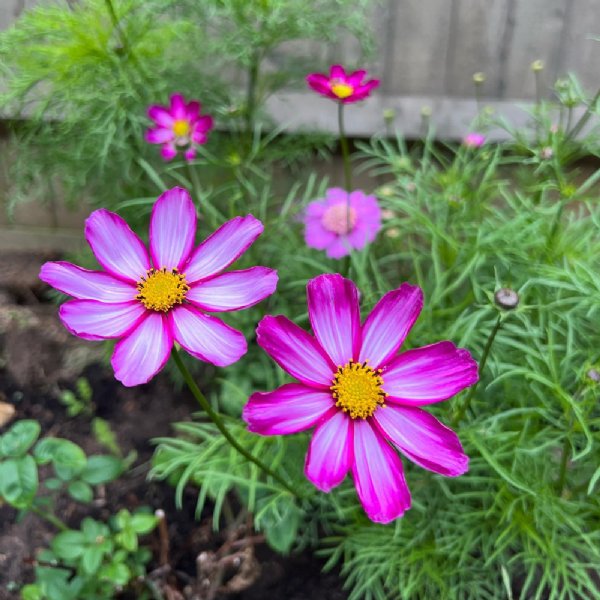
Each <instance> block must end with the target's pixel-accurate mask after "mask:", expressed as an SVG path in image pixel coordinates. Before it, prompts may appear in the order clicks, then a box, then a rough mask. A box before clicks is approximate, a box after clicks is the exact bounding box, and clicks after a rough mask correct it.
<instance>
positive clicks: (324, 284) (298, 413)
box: [243, 274, 478, 523]
mask: <svg viewBox="0 0 600 600" xmlns="http://www.w3.org/2000/svg"><path fill="white" fill-rule="evenodd" d="M307 296H308V316H309V319H310V324H311V327H312V330H313V332H314V336H312V335H309V334H308V333H307V332H306V331H304V330H303V329H301V328H300V327H298V326H297V325H295V324H294V323H292V321H290V320H289V319H287V318H286V317H284V316H281V315H279V316H267V317H265V318H264V319H263V320H262V321H261V322H260V323H259V325H258V328H257V334H258V338H257V339H258V344H259V345H260V346H261V347H262V348H263V349H264V350H265V352H267V354H269V355H270V356H271V358H272V359H273V360H274V361H275V362H276V363H277V364H278V365H279V366H280V367H281V368H282V369H284V370H285V371H287V372H288V373H289V374H290V375H291V376H292V377H294V378H295V379H297V380H298V381H299V383H288V384H286V385H283V386H281V387H280V388H278V389H276V390H274V391H272V392H266V393H261V392H257V393H255V394H253V395H252V396H251V397H250V399H249V400H248V403H247V404H246V406H245V407H244V413H243V417H244V420H245V421H246V422H247V423H248V429H249V430H250V431H253V432H255V433H258V434H260V435H284V434H290V433H297V432H299V431H304V430H306V429H309V428H311V427H315V430H314V433H313V436H312V440H311V442H310V446H309V450H308V454H307V456H306V464H305V474H306V477H307V478H308V479H309V480H310V481H311V482H312V483H313V484H314V485H315V486H317V487H318V488H319V489H320V490H322V491H324V492H328V491H330V490H331V489H332V488H333V487H335V486H337V485H339V484H340V483H341V482H342V481H343V480H344V478H345V477H346V474H347V473H348V471H351V473H352V477H353V478H354V484H355V486H356V491H357V493H358V496H359V498H360V501H361V502H362V505H363V507H364V509H365V511H366V513H367V515H368V516H369V518H370V519H371V520H373V521H377V522H380V523H387V522H389V521H391V520H393V519H395V518H397V517H400V516H402V514H403V513H404V511H405V510H407V509H408V508H410V502H411V500H410V492H409V490H408V487H407V485H406V481H405V479H404V474H403V470H402V462H401V461H400V458H399V456H398V454H397V453H396V450H399V451H400V452H401V453H402V454H404V455H405V456H406V457H407V458H409V459H410V460H411V461H413V462H414V463H416V464H418V465H420V466H421V467H423V468H425V469H429V470H430V471H434V472H435V473H440V474H442V475H446V476H448V477H455V476H458V475H462V474H463V473H465V472H466V471H467V468H468V462H469V459H468V457H467V456H466V455H465V453H464V452H463V449H462V446H461V444H460V441H459V439H458V437H457V436H456V434H455V433H454V432H453V431H452V430H450V429H448V428H447V427H446V426H444V425H443V424H442V423H440V422H439V421H438V420H437V419H436V418H435V417H433V416H432V415H431V414H429V413H428V412H426V411H424V410H423V409H422V408H420V407H421V406H424V405H427V404H432V403H434V402H441V401H442V400H446V399H447V398H450V397H451V396H453V395H454V394H457V393H458V392H460V391H461V390H463V389H464V388H466V387H468V386H470V385H473V384H474V383H475V382H476V381H477V379H478V374H477V363H476V362H475V361H474V360H473V359H472V358H471V355H470V354H469V352H468V351H467V350H464V349H462V348H457V347H456V346H455V345H454V344H453V343H452V342H438V343H436V344H432V345H430V346H425V347H423V348H415V349H413V350H408V351H406V352H403V353H401V354H399V355H397V351H398V350H399V348H400V346H401V345H402V343H403V342H404V340H405V338H406V336H407V335H408V333H409V331H410V329H411V328H412V326H413V324H414V322H415V321H416V320H417V317H418V316H419V313H420V311H421V308H422V306H423V294H422V292H421V289H420V288H418V287H413V286H411V285H409V284H407V283H404V284H402V285H401V286H400V287H399V288H398V289H396V290H393V291H391V292H388V293H387V294H385V295H384V296H383V298H381V300H380V301H379V302H378V303H377V305H376V306H375V308H374V309H373V310H372V311H371V314H370V315H369V316H368V317H367V318H366V320H365V321H364V323H362V324H361V322H360V309H359V302H358V290H357V288H356V286H355V285H354V283H353V282H352V281H350V280H348V279H344V278H343V277H342V276H341V275H338V274H335V275H320V276H319V277H317V278H315V279H313V280H311V281H309V283H308V286H307Z"/></svg>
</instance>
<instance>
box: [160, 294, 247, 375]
mask: <svg viewBox="0 0 600 600" xmlns="http://www.w3.org/2000/svg"><path fill="white" fill-rule="evenodd" d="M169 317H170V320H171V328H172V331H173V336H174V337H175V340H176V341H177V342H178V343H179V344H181V345H182V346H183V348H184V349H185V350H186V351H187V352H189V353H190V354H191V355H192V356H194V357H196V358H197V359H199V360H203V361H205V362H209V363H212V364H213V365H216V366H217V367H227V366H229V365H231V364H233V363H234V362H237V361H238V360H239V359H240V358H241V357H242V356H243V355H244V354H246V351H247V350H248V346H247V344H246V338H245V337H244V336H243V334H242V333H240V332H239V331H237V329H233V327H230V326H229V325H226V324H225V323H223V321H221V319H217V317H212V316H210V315H204V314H202V313H201V312H199V311H197V310H196V309H194V308H191V307H189V306H185V305H183V306H178V307H177V308H174V309H173V310H171V312H170V313H169Z"/></svg>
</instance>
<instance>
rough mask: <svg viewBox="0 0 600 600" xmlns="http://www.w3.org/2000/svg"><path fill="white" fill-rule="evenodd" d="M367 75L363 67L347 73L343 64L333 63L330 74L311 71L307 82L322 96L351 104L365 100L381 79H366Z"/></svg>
mask: <svg viewBox="0 0 600 600" xmlns="http://www.w3.org/2000/svg"><path fill="white" fill-rule="evenodd" d="M366 75H367V72H366V71H364V70H362V69H361V70H359V71H354V72H353V73H348V74H347V73H346V71H345V70H344V67H342V66H341V65H332V66H331V68H330V70H329V76H327V75H324V74H323V73H311V74H310V75H307V76H306V83H308V85H309V86H310V87H311V88H312V89H313V90H314V91H315V92H318V93H319V94H321V95H322V96H326V97H327V98H331V99H332V100H337V101H338V102H341V103H342V104H351V103H353V102H359V101H360V100H364V99H365V98H366V97H367V96H369V94H370V93H371V91H372V90H373V89H375V88H376V87H377V86H378V85H379V79H370V80H368V81H364V79H365V76H366Z"/></svg>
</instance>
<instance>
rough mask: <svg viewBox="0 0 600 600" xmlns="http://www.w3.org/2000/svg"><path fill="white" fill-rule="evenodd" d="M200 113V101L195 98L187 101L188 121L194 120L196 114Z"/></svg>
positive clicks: (196, 116)
mask: <svg viewBox="0 0 600 600" xmlns="http://www.w3.org/2000/svg"><path fill="white" fill-rule="evenodd" d="M199 114H200V102H198V101H197V100H191V101H190V102H188V105H187V114H186V116H187V119H188V120H189V121H190V122H193V121H195V120H196V119H197V118H198V115H199Z"/></svg>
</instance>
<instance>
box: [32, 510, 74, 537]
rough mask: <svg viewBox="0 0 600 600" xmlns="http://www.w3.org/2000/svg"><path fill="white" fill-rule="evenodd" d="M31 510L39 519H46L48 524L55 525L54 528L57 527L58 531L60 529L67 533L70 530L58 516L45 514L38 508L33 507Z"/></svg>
mask: <svg viewBox="0 0 600 600" xmlns="http://www.w3.org/2000/svg"><path fill="white" fill-rule="evenodd" d="M30 510H31V512H32V513H34V514H36V515H37V516H38V517H40V518H42V519H44V520H45V521H48V523H50V524H51V525H54V527H56V529H59V530H60V531H67V530H68V529H69V528H68V527H67V525H66V524H65V523H64V522H63V521H62V520H61V519H59V518H58V517H57V516H55V515H53V514H52V513H50V512H44V511H43V510H40V509H39V508H38V507H37V506H32V507H31V509H30Z"/></svg>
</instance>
